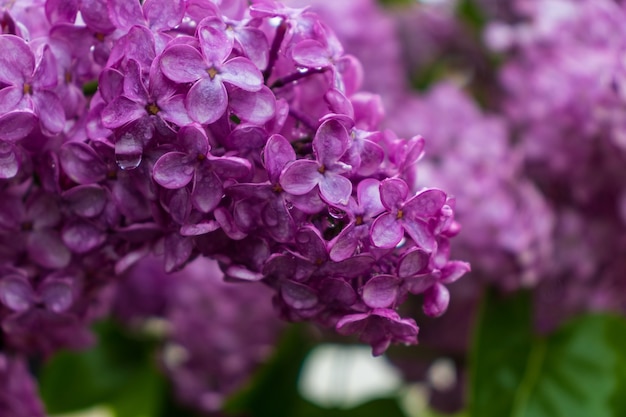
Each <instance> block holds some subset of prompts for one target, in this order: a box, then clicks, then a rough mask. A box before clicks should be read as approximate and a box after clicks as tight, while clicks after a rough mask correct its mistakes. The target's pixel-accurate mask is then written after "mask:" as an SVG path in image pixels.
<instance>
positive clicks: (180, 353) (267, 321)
mask: <svg viewBox="0 0 626 417" xmlns="http://www.w3.org/2000/svg"><path fill="white" fill-rule="evenodd" d="M271 297H272V291H271V289H269V288H266V287H260V286H258V285H255V284H248V285H245V284H242V285H232V284H230V283H226V282H223V274H222V272H221V271H220V269H219V266H218V264H217V262H216V261H213V260H209V259H207V258H198V259H196V260H194V261H193V262H191V263H190V264H189V265H188V266H187V267H186V268H185V269H184V270H182V271H178V272H174V273H172V274H166V273H165V271H164V270H163V267H162V265H161V261H160V259H158V258H156V257H147V258H144V259H142V260H141V261H139V262H138V263H137V264H135V265H134V266H133V267H132V268H131V269H130V270H129V271H127V272H126V273H125V274H124V276H123V277H122V280H121V281H120V283H119V285H118V286H117V288H116V294H115V303H114V308H113V311H114V314H115V315H116V316H117V317H118V318H120V319H122V321H123V322H125V323H128V324H129V325H130V326H131V327H132V328H133V329H135V330H137V331H139V332H142V331H143V332H151V334H152V335H153V336H157V337H158V338H159V340H160V343H159V345H160V348H159V357H160V362H161V367H162V368H163V370H164V371H165V372H166V373H167V374H168V375H169V376H170V379H171V381H172V383H173V386H174V390H175V393H176V395H177V397H178V398H179V400H180V401H181V402H183V403H185V404H187V405H189V406H190V407H193V408H194V409H196V410H199V411H203V412H207V413H208V412H212V411H216V410H219V409H220V408H221V406H222V405H223V402H224V398H225V397H226V396H227V395H229V394H232V393H233V392H235V391H236V390H237V389H239V388H241V387H242V386H243V385H244V383H245V382H246V381H248V379H249V377H250V375H252V374H253V371H254V370H255V369H256V367H257V365H259V364H260V363H262V362H263V361H264V360H265V359H266V358H267V356H268V355H269V354H270V353H272V347H273V345H274V342H275V341H276V335H277V332H278V330H279V328H280V326H279V320H278V319H277V318H276V317H275V316H276V314H275V313H274V311H273V308H272V303H271Z"/></svg>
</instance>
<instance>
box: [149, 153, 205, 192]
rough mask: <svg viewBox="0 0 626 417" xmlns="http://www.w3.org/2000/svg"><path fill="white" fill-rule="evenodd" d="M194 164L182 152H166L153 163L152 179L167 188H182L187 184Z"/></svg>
mask: <svg viewBox="0 0 626 417" xmlns="http://www.w3.org/2000/svg"><path fill="white" fill-rule="evenodd" d="M195 171H196V170H195V166H194V165H193V164H190V163H189V157H188V156H187V154H184V153H182V152H168V153H166V154H165V155H163V156H161V157H160V158H159V160H158V161H157V162H156V163H155V164H154V173H153V176H154V180H155V181H156V182H157V184H159V185H160V186H162V187H165V188H169V189H177V188H182V187H184V186H185V185H187V184H189V182H190V181H191V180H192V178H193V176H194V173H195Z"/></svg>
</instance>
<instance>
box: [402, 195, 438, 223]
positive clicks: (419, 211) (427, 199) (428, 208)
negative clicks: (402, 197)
mask: <svg viewBox="0 0 626 417" xmlns="http://www.w3.org/2000/svg"><path fill="white" fill-rule="evenodd" d="M446 199H447V196H446V193H444V192H443V191H441V190H437V189H431V190H425V191H422V192H421V193H419V194H417V195H416V196H415V197H412V198H411V199H409V201H407V202H406V203H405V204H404V206H403V207H402V209H403V211H404V212H405V214H406V215H408V216H409V217H411V218H413V217H422V218H428V217H432V216H435V215H437V214H438V213H439V211H440V210H441V208H442V207H443V205H444V204H445V203H446Z"/></svg>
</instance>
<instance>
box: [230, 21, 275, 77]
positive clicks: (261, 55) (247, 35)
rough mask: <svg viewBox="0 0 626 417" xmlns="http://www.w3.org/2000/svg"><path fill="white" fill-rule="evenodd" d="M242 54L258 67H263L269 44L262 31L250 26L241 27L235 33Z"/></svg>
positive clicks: (265, 64) (266, 59)
mask: <svg viewBox="0 0 626 417" xmlns="http://www.w3.org/2000/svg"><path fill="white" fill-rule="evenodd" d="M236 39H237V41H238V42H239V43H240V44H241V47H242V48H243V52H244V54H246V56H247V57H248V58H250V60H251V61H252V62H254V65H256V66H257V68H259V69H265V67H266V66H267V61H268V57H269V50H270V48H269V44H268V41H267V36H266V35H265V33H263V31H261V30H260V29H257V28H252V27H243V28H241V30H239V32H237V35H236Z"/></svg>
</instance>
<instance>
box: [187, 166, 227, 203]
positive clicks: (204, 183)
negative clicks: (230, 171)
mask: <svg viewBox="0 0 626 417" xmlns="http://www.w3.org/2000/svg"><path fill="white" fill-rule="evenodd" d="M223 194H224V189H223V187H222V181H220V179H219V178H218V177H217V175H215V173H213V172H203V171H199V172H198V173H197V174H196V177H195V180H194V182H193V189H192V191H191V201H192V203H193V205H194V207H195V208H197V209H198V210H199V211H201V212H203V213H208V212H210V211H211V210H213V209H214V208H215V207H217V206H218V205H219V203H220V201H221V200H222V196H223Z"/></svg>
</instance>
